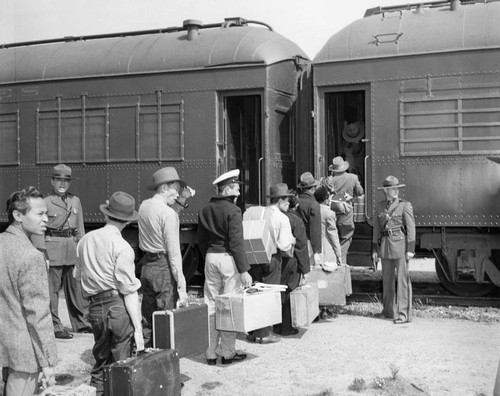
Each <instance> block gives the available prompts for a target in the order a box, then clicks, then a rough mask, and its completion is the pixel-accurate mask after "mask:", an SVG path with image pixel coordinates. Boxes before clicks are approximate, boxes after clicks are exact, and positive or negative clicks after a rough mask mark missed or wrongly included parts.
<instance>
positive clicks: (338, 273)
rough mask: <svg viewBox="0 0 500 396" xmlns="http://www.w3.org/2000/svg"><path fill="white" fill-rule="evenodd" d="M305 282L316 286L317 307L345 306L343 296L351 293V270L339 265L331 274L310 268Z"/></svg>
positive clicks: (316, 268)
mask: <svg viewBox="0 0 500 396" xmlns="http://www.w3.org/2000/svg"><path fill="white" fill-rule="evenodd" d="M307 281H308V283H314V284H316V285H317V286H318V290H319V305H345V303H346V299H345V296H346V295H351V293H352V286H351V270H350V269H349V266H347V265H340V266H339V267H337V268H336V269H335V271H332V272H325V271H323V270H322V269H321V267H314V268H311V272H310V273H309V275H308V278H307Z"/></svg>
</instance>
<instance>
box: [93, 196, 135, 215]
mask: <svg viewBox="0 0 500 396" xmlns="http://www.w3.org/2000/svg"><path fill="white" fill-rule="evenodd" d="M99 209H101V212H102V213H104V214H105V215H107V216H109V217H113V218H115V219H118V220H123V221H137V218H138V215H137V211H136V210H135V199H134V197H133V196H132V195H130V194H127V193H126V192H123V191H117V192H115V193H113V195H112V196H111V198H110V199H109V201H106V203H105V204H102V205H100V206H99Z"/></svg>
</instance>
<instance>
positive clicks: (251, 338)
mask: <svg viewBox="0 0 500 396" xmlns="http://www.w3.org/2000/svg"><path fill="white" fill-rule="evenodd" d="M247 341H248V342H256V341H257V338H256V337H255V336H254V335H253V334H248V335H247Z"/></svg>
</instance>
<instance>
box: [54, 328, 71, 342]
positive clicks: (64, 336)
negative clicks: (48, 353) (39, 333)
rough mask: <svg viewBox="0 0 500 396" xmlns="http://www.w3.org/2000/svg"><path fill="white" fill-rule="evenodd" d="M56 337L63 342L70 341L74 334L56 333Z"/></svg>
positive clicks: (63, 331) (62, 331) (60, 331)
mask: <svg viewBox="0 0 500 396" xmlns="http://www.w3.org/2000/svg"><path fill="white" fill-rule="evenodd" d="M54 335H55V336H56V338H59V339H61V340H70V339H72V338H73V334H71V333H68V332H67V331H66V330H59V331H56V332H55V333H54Z"/></svg>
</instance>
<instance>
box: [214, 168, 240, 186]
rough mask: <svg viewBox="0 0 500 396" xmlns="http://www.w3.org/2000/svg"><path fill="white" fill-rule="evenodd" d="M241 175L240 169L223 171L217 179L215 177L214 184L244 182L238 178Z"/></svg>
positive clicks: (223, 184)
mask: <svg viewBox="0 0 500 396" xmlns="http://www.w3.org/2000/svg"><path fill="white" fill-rule="evenodd" d="M239 177H240V170H239V169H233V170H230V171H229V172H226V173H223V174H222V175H220V176H219V177H218V178H217V179H215V180H214V181H213V182H212V184H213V185H214V186H217V187H222V186H225V185H226V184H232V183H239V184H242V183H241V182H240V181H239V180H238V178H239Z"/></svg>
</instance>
